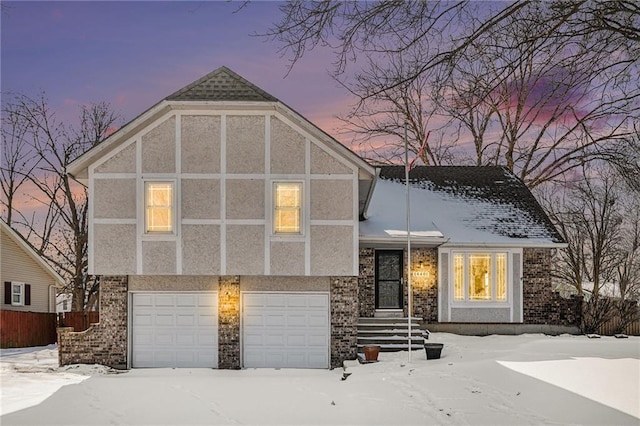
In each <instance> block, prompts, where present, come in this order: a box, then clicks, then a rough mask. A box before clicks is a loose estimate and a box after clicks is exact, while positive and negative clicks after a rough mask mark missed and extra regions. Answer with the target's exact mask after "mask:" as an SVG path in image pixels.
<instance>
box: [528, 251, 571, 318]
mask: <svg viewBox="0 0 640 426" xmlns="http://www.w3.org/2000/svg"><path fill="white" fill-rule="evenodd" d="M551 261H552V259H551V249H524V250H523V274H522V275H523V286H522V287H523V305H524V306H523V314H524V315H523V322H524V324H553V325H579V324H580V321H581V315H582V314H581V312H582V300H581V298H579V297H572V298H569V299H565V298H563V297H561V296H560V293H558V292H555V291H553V289H552V285H551Z"/></svg>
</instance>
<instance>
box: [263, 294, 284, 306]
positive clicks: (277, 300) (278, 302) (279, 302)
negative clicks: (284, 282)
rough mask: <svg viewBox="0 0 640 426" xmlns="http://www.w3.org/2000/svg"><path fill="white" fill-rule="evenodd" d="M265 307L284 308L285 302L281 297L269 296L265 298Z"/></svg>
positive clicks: (277, 295) (278, 295) (276, 295)
mask: <svg viewBox="0 0 640 426" xmlns="http://www.w3.org/2000/svg"><path fill="white" fill-rule="evenodd" d="M265 306H266V307H267V308H284V307H285V306H286V301H285V298H284V296H283V295H280V294H269V295H267V296H266V297H265Z"/></svg>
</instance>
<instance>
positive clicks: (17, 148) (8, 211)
mask: <svg viewBox="0 0 640 426" xmlns="http://www.w3.org/2000/svg"><path fill="white" fill-rule="evenodd" d="M1 132H2V150H1V154H2V158H1V159H0V188H2V199H0V204H2V205H3V206H4V220H5V222H6V223H7V224H8V225H9V226H11V223H12V222H13V215H14V212H15V205H14V200H15V198H16V195H18V194H19V191H20V188H21V187H22V186H23V185H24V184H25V183H27V182H28V180H29V175H31V174H32V173H33V170H34V169H35V168H36V167H37V166H38V157H37V156H36V155H35V153H34V151H33V148H32V147H31V145H29V144H28V143H27V138H26V135H27V133H28V132H29V123H28V122H26V121H25V120H23V119H22V118H21V117H20V116H19V115H16V114H13V113H12V112H10V111H8V112H7V113H6V114H5V115H4V116H3V117H2V130H1ZM18 214H19V212H18Z"/></svg>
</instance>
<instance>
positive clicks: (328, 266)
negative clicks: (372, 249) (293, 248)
mask: <svg viewBox="0 0 640 426" xmlns="http://www.w3.org/2000/svg"><path fill="white" fill-rule="evenodd" d="M354 251H355V248H354V247H353V227H351V226H325V225H314V226H311V275H343V276H349V275H358V272H357V271H354V270H353V256H354Z"/></svg>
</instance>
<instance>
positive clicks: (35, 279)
mask: <svg viewBox="0 0 640 426" xmlns="http://www.w3.org/2000/svg"><path fill="white" fill-rule="evenodd" d="M0 234H2V236H1V237H0V238H1V239H0V242H1V243H2V244H1V246H2V247H1V249H0V256H1V260H0V284H1V285H2V286H4V283H5V281H15V282H21V283H25V284H31V305H28V306H13V305H7V304H5V300H4V287H2V289H3V292H2V302H1V303H0V309H6V310H11V311H25V312H26V311H31V312H50V300H49V286H51V285H55V284H56V283H55V280H54V279H53V277H52V276H51V275H49V274H48V273H47V272H46V271H45V270H44V269H43V268H42V266H41V265H39V264H38V262H36V261H35V260H34V259H33V258H32V257H31V256H30V255H29V254H28V253H26V252H25V251H24V249H23V248H22V247H21V246H19V245H18V244H16V242H15V241H13V239H12V238H11V237H9V236H8V235H5V232H4V231H2V232H0ZM53 312H55V304H54V310H53Z"/></svg>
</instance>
